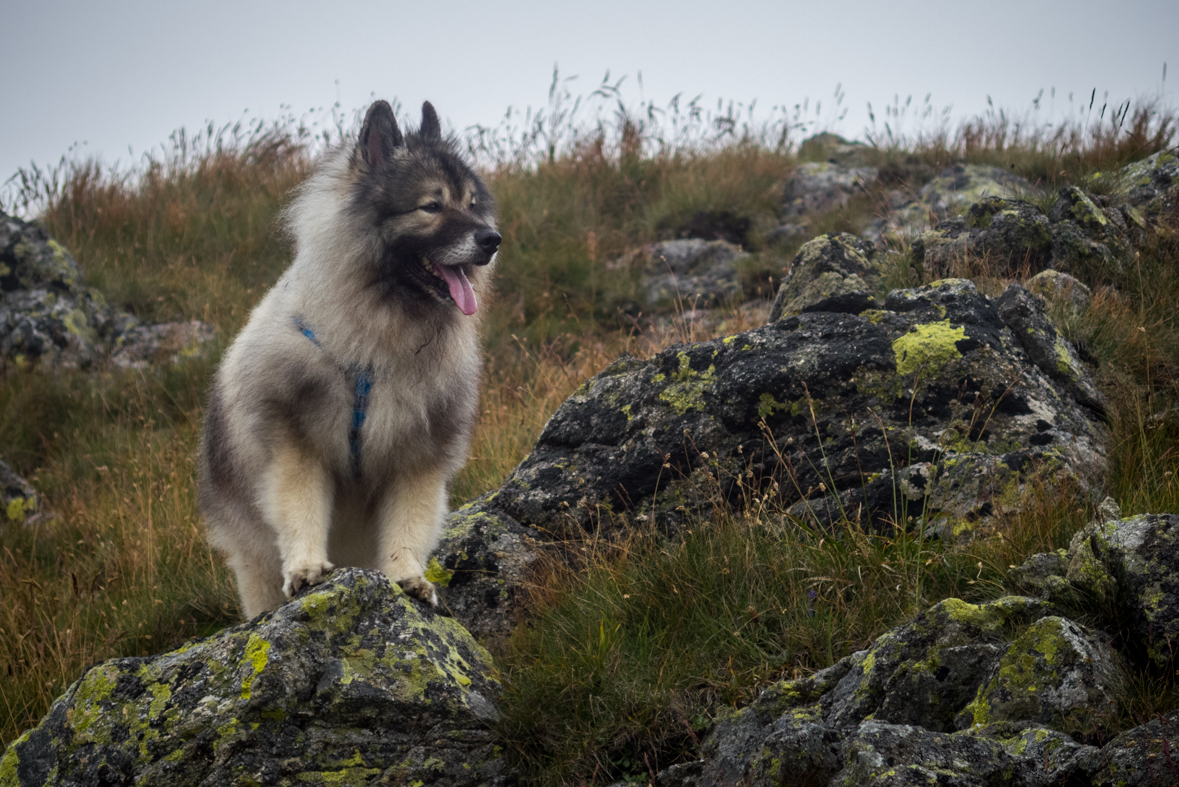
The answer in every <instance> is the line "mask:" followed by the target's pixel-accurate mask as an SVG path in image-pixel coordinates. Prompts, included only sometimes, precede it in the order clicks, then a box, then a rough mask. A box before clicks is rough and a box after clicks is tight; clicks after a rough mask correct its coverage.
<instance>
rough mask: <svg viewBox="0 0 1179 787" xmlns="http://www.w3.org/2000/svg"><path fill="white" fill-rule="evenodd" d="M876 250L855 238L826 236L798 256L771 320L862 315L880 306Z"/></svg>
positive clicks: (813, 241)
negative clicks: (811, 315)
mask: <svg viewBox="0 0 1179 787" xmlns="http://www.w3.org/2000/svg"><path fill="white" fill-rule="evenodd" d="M875 258H876V249H875V247H873V246H872V245H871V244H869V243H867V242H865V241H862V240H860V239H859V238H857V237H855V236H854V235H849V234H847V233H836V234H833V235H822V236H820V237H818V238H815V239H814V240H812V241H810V242H808V243H806V244H805V245H804V246H803V247H802V248H801V249H800V250H799V252H798V254H797V255H795V257H794V260H793V262H791V264H790V270H789V271H788V272H787V273H786V276H785V278H783V279H782V286H781V287H779V288H778V294H777V296H776V297H775V298H774V306H773V308H772V309H771V310H770V319H771V320H776V319H778V318H779V317H782V316H783V315H787V314H799V313H801V312H812V311H815V312H819V311H823V312H845V313H848V314H859V313H860V312H862V311H864V310H865V309H868V308H871V307H873V306H875V305H876V303H875V300H874V299H873V297H872V293H873V292H874V291H875V290H876V285H877V283H878V282H879V280H880V265H879V263H877V262H876V261H875Z"/></svg>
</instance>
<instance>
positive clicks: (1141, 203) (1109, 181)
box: [1093, 150, 1179, 223]
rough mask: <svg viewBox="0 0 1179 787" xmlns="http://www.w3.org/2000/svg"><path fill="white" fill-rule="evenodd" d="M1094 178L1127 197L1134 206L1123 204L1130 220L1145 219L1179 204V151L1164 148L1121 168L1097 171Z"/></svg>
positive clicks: (1098, 183) (1124, 211)
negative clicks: (1112, 170)
mask: <svg viewBox="0 0 1179 787" xmlns="http://www.w3.org/2000/svg"><path fill="white" fill-rule="evenodd" d="M1093 180H1094V184H1095V185H1097V186H1101V187H1108V188H1110V189H1112V190H1113V191H1114V192H1115V193H1116V194H1118V195H1119V196H1121V197H1123V198H1124V199H1125V200H1126V206H1127V207H1129V208H1130V210H1128V211H1127V210H1126V209H1125V208H1123V213H1124V214H1126V218H1127V220H1128V221H1130V222H1134V223H1138V222H1142V221H1143V220H1144V219H1146V218H1148V217H1153V216H1157V215H1158V214H1159V213H1161V212H1163V211H1164V210H1167V209H1169V208H1171V207H1174V206H1175V205H1176V204H1179V191H1177V189H1176V186H1177V185H1179V155H1176V154H1175V152H1174V151H1173V150H1160V151H1159V152H1158V153H1155V154H1154V155H1153V156H1150V157H1149V158H1146V159H1143V160H1142V161H1136V162H1134V163H1133V164H1128V165H1126V166H1125V167H1123V168H1122V169H1120V170H1118V171H1117V172H1100V173H1097V174H1096V175H1094V176H1093ZM1143 214H1146V215H1145V216H1144V215H1143Z"/></svg>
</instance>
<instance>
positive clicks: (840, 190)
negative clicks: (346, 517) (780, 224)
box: [781, 162, 878, 222]
mask: <svg viewBox="0 0 1179 787" xmlns="http://www.w3.org/2000/svg"><path fill="white" fill-rule="evenodd" d="M877 173H878V170H877V169H876V167H844V166H841V165H839V164H834V163H831V162H814V163H809V164H799V165H798V166H797V167H796V168H795V169H794V171H793V172H792V173H791V174H790V177H789V178H787V179H786V185H785V187H784V190H783V193H782V212H781V216H782V219H783V220H785V221H787V222H789V221H790V220H792V219H795V220H796V219H798V218H801V217H803V216H807V215H815V214H819V213H826V212H828V211H831V210H835V209H836V208H842V207H843V206H844V205H846V204H847V203H848V202H849V201H850V200H851V198H852V197H854V196H855V195H857V194H863V193H865V192H866V190H867V187H868V186H869V185H870V184H872V183H873V182H874V181H875V180H876V175H877Z"/></svg>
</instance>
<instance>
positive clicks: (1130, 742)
mask: <svg viewBox="0 0 1179 787" xmlns="http://www.w3.org/2000/svg"><path fill="white" fill-rule="evenodd" d="M1085 760H1086V761H1085V763H1084V767H1083V768H1081V769H1078V770H1083V771H1086V772H1087V773H1086V774H1085V775H1086V776H1087V777H1088V780H1087V781H1086V782H1084V783H1085V784H1090V785H1092V787H1123V785H1144V787H1145V785H1152V786H1153V785H1156V784H1157V785H1160V787H1161V786H1162V785H1174V784H1179V710H1176V711H1172V712H1171V713H1168V714H1167V715H1166V716H1163V717H1161V718H1158V719H1151V720H1150V721H1149V722H1148V723H1146V724H1143V725H1141V726H1140V727H1135V728H1134V729H1132V730H1126V731H1125V732H1123V733H1122V734H1121V735H1119V736H1117V737H1116V738H1114V739H1113V740H1112V741H1110V742H1109V743H1107V744H1106V745H1105V746H1103V747H1102V748H1101V750H1100V752H1091V753H1089V755H1088V756H1087V757H1086V758H1085Z"/></svg>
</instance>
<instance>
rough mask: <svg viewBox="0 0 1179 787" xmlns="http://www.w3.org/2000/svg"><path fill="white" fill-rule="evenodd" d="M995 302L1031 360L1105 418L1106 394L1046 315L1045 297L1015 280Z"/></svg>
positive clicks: (1078, 399) (1074, 396) (1000, 313)
mask: <svg viewBox="0 0 1179 787" xmlns="http://www.w3.org/2000/svg"><path fill="white" fill-rule="evenodd" d="M995 306H996V307H997V308H998V310H999V316H1000V317H1002V318H1003V322H1005V323H1007V327H1009V328H1010V329H1011V332H1012V333H1014V334H1015V336H1016V338H1018V339H1019V343H1020V344H1022V345H1023V349H1024V351H1025V352H1027V354H1028V357H1029V358H1031V359H1032V363H1034V364H1035V365H1036V366H1037V367H1038V368H1039V369H1040V371H1042V372H1043V373H1044V374H1046V375H1048V376H1049V377H1051V378H1052V379H1053V380H1055V381H1056V382H1057V383H1058V384H1059V385H1061V386H1062V387H1063V388H1065V389H1066V390H1067V391H1068V392H1069V393H1070V394H1072V396H1073V398H1074V399H1076V400H1077V401H1078V402H1080V403H1081V404H1083V405H1085V406H1086V407H1088V408H1089V409H1090V410H1092V411H1093V412H1094V413H1095V414H1096V415H1098V416H1099V417H1102V418H1104V417H1105V413H1106V409H1107V407H1108V402H1106V399H1105V395H1104V394H1102V393H1101V391H1099V390H1097V384H1096V383H1095V382H1093V377H1092V376H1091V375H1090V374H1089V370H1088V369H1086V368H1085V365H1084V364H1083V363H1082V362H1081V359H1080V357H1078V355H1077V351H1076V350H1075V349H1074V348H1073V346H1072V345H1071V344H1070V343H1069V342H1068V341H1067V340H1065V338H1064V337H1063V336H1061V335H1060V333H1058V332H1057V330H1056V326H1055V325H1053V324H1052V321H1051V320H1050V319H1048V315H1047V314H1046V313H1045V311H1044V301H1043V300H1041V299H1040V298H1038V297H1037V296H1035V295H1032V294H1031V293H1030V292H1028V291H1027V290H1025V289H1024V288H1023V287H1021V286H1019V285H1018V284H1011V285H1008V287H1007V289H1006V290H1004V291H1003V294H1002V295H1000V296H999V298H998V300H996V301H995Z"/></svg>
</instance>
